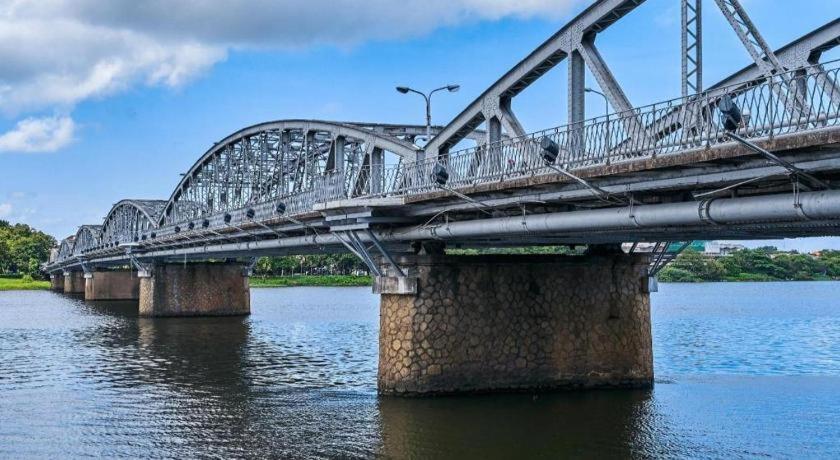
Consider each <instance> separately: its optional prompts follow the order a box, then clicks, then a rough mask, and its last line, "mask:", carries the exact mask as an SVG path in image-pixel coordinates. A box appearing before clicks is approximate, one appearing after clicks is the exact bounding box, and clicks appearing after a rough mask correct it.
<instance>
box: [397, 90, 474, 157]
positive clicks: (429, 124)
mask: <svg viewBox="0 0 840 460" xmlns="http://www.w3.org/2000/svg"><path fill="white" fill-rule="evenodd" d="M459 89H461V85H446V86H441V87H440V88H436V89H433V90H432V91H431V92H429V94H428V95H427V94H426V93H423V92H421V91H417V90H416V89H412V88H409V87H408V86H397V91H399V92H401V93H403V94H406V93H415V94H419V95H421V96H423V99H425V100H426V143H427V144H428V143H429V141H430V140H431V139H432V94H435V93H436V92H438V91H443V90H447V91H449V92H450V93H454V92H455V91H458V90H459Z"/></svg>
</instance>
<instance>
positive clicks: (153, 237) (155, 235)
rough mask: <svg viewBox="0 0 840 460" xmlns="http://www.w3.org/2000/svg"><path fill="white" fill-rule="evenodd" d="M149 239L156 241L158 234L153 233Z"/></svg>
mask: <svg viewBox="0 0 840 460" xmlns="http://www.w3.org/2000/svg"><path fill="white" fill-rule="evenodd" d="M149 238H151V239H155V238H157V233H155V232H152V233H151V234H150V235H149Z"/></svg>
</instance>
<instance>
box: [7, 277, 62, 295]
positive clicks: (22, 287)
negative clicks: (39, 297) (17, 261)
mask: <svg viewBox="0 0 840 460" xmlns="http://www.w3.org/2000/svg"><path fill="white" fill-rule="evenodd" d="M49 288H50V282H49V281H41V280H36V279H33V278H32V277H31V276H29V275H23V276H0V291H32V290H37V289H49Z"/></svg>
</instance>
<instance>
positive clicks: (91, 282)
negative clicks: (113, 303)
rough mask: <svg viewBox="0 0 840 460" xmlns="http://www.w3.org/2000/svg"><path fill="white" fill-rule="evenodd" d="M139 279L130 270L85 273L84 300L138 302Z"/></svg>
mask: <svg viewBox="0 0 840 460" xmlns="http://www.w3.org/2000/svg"><path fill="white" fill-rule="evenodd" d="M139 298H140V278H138V277H137V275H136V274H135V273H133V272H132V271H131V270H95V271H92V272H90V273H85V300H138V299H139Z"/></svg>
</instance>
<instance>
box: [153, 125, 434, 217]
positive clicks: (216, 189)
mask: <svg viewBox="0 0 840 460" xmlns="http://www.w3.org/2000/svg"><path fill="white" fill-rule="evenodd" d="M418 151H419V149H418V148H417V146H415V145H414V144H412V143H411V142H410V141H409V140H407V139H401V138H399V137H397V136H395V135H391V134H389V133H388V132H383V130H381V129H376V127H375V126H373V127H369V126H363V125H358V124H351V123H342V122H330V121H321V120H281V121H272V122H267V123H262V124H258V125H254V126H251V127H248V128H245V129H242V130H240V131H237V132H236V133H233V134H231V135H230V136H228V137H226V138H224V139H222V140H221V141H219V142H216V143H215V144H214V145H213V147H211V148H210V149H209V150H208V151H207V152H205V153H204V155H202V156H201V158H199V160H198V161H197V162H196V163H195V164H194V165H193V167H192V168H190V170H189V171H188V172H187V173H186V174H185V175H184V177H183V179H182V180H181V182H180V183H179V184H178V186H177V187H176V188H175V190H174V191H173V192H172V195H171V196H170V198H169V201H168V202H167V203H166V206H165V208H164V212H163V214H162V216H161V219H160V221H159V222H158V223H159V225H160V226H161V227H165V226H169V225H175V224H180V223H187V222H194V221H198V220H203V219H206V218H209V217H210V216H213V215H218V214H223V213H227V212H229V211H233V210H237V209H242V208H245V207H249V206H252V205H256V204H262V203H270V202H273V201H275V200H281V199H283V198H284V197H290V196H295V197H297V198H296V199H295V200H284V201H288V203H289V204H288V205H289V206H290V207H300V208H301V209H289V210H288V211H289V212H296V211H301V210H304V208H306V207H307V205H308V204H309V203H308V202H307V200H306V199H301V197H309V195H312V196H311V197H309V198H311V199H315V198H316V195H317V196H318V198H319V199H323V198H324V197H325V196H326V195H330V196H332V195H335V198H339V197H341V196H342V195H344V194H345V191H346V190H351V189H354V188H356V187H358V186H359V183H361V182H364V183H365V184H368V183H369V182H370V181H368V175H369V174H368V171H369V170H370V168H371V167H372V166H373V167H379V168H383V167H384V166H385V164H386V163H387V164H390V165H393V164H400V163H403V162H413V161H416V159H417V153H418ZM381 179H382V180H384V178H381ZM325 194H326V195H325Z"/></svg>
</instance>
